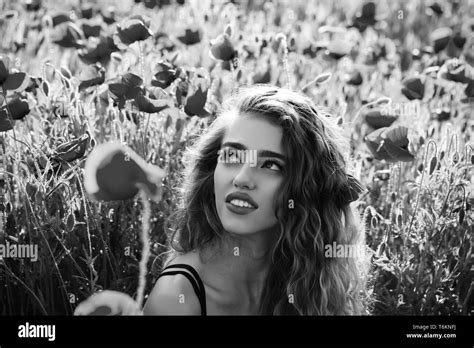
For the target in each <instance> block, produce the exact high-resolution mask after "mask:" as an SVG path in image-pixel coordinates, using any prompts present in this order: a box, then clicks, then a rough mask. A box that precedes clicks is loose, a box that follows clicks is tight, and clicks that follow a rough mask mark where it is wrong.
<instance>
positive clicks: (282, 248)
mask: <svg viewBox="0 0 474 348" xmlns="http://www.w3.org/2000/svg"><path fill="white" fill-rule="evenodd" d="M241 114H251V115H255V116H254V117H265V118H266V119H267V120H269V121H270V122H272V123H273V124H276V125H279V126H280V127H281V128H282V130H283V138H282V145H283V148H284V149H285V150H286V155H287V158H288V161H289V163H287V165H285V168H286V169H285V174H284V175H285V178H284V182H283V184H282V189H281V190H279V194H278V197H277V204H276V207H277V208H276V211H275V216H276V217H277V220H278V225H279V236H278V238H277V241H276V243H275V244H274V246H273V248H272V250H271V265H270V269H269V272H268V274H267V278H266V280H265V285H264V289H263V293H262V297H261V302H260V310H259V313H260V314H262V315H350V314H358V315H360V314H368V307H367V301H366V300H367V299H368V297H367V296H366V294H367V291H366V279H367V275H368V268H369V264H368V257H365V254H364V253H363V254H362V255H361V254H360V253H359V254H358V256H359V257H342V258H340V257H336V258H330V257H325V246H326V245H333V242H335V243H336V244H342V245H351V246H356V247H358V246H362V250H366V249H364V248H365V230H364V227H363V225H362V223H361V219H360V215H359V213H358V212H357V210H356V208H355V207H354V206H353V205H352V204H350V202H349V201H348V197H349V196H350V193H349V182H348V176H347V173H346V171H347V169H348V168H347V163H348V160H349V155H350V144H349V141H348V139H347V138H346V137H345V135H344V134H343V131H342V129H341V128H340V127H339V126H338V125H337V124H336V121H335V120H334V118H332V117H328V116H323V115H322V113H321V112H318V109H317V107H316V106H315V104H314V103H313V102H312V101H311V100H310V99H309V98H308V97H306V96H304V95H302V94H300V93H299V92H295V91H291V90H288V89H284V88H279V87H274V86H269V85H254V86H249V87H242V88H240V89H239V90H237V91H236V92H235V93H234V94H233V95H231V96H230V98H229V99H228V100H227V101H226V102H225V103H224V104H223V107H222V108H221V111H220V112H219V115H218V117H217V118H216V119H215V120H214V121H213V123H212V124H211V125H210V127H209V128H208V129H206V130H205V131H204V133H203V134H201V135H200V136H199V137H197V138H196V139H197V140H196V141H195V142H194V144H192V146H190V147H189V148H188V149H187V152H186V155H185V157H184V163H185V171H184V173H183V178H182V185H181V186H180V190H179V192H178V194H179V195H180V203H179V204H180V206H179V210H178V211H177V212H176V213H175V214H173V215H172V216H171V217H170V219H169V222H170V223H171V228H170V229H169V231H171V233H170V235H169V236H168V244H169V245H168V246H169V248H170V249H169V250H170V251H169V253H170V255H169V256H168V258H167V259H166V261H165V264H167V263H168V262H169V261H170V260H171V259H172V258H173V256H176V255H177V254H180V253H186V252H189V251H192V250H199V249H201V248H203V247H204V246H206V245H208V243H213V242H214V241H215V240H216V238H220V237H222V233H225V231H224V228H223V226H222V224H221V221H220V219H219V217H218V214H217V210H216V206H215V200H214V180H213V176H214V170H215V168H216V165H217V159H218V150H219V149H220V146H221V143H222V139H223V137H224V134H225V131H226V127H227V124H228V122H227V121H228V116H229V115H241ZM237 117H238V116H237Z"/></svg>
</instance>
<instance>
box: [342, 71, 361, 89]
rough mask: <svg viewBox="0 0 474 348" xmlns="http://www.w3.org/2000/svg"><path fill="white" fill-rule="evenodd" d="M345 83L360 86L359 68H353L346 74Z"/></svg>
mask: <svg viewBox="0 0 474 348" xmlns="http://www.w3.org/2000/svg"><path fill="white" fill-rule="evenodd" d="M346 79H347V81H346V83H347V84H348V85H353V86H360V85H361V84H362V82H363V79H362V74H361V73H360V71H359V70H354V71H352V72H351V73H350V74H348V75H347V76H346Z"/></svg>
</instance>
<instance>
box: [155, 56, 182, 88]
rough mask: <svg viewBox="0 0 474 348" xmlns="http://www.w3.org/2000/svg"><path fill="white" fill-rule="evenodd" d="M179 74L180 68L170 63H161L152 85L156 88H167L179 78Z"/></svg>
mask: <svg viewBox="0 0 474 348" xmlns="http://www.w3.org/2000/svg"><path fill="white" fill-rule="evenodd" d="M179 74H180V69H179V68H177V67H176V66H174V65H173V64H171V63H169V62H166V61H160V62H158V72H157V73H155V75H154V76H153V78H152V80H151V84H152V85H153V86H156V87H160V88H167V87H169V86H170V85H171V84H172V83H173V81H174V80H176V79H177V78H178V76H179Z"/></svg>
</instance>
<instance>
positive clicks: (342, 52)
mask: <svg viewBox="0 0 474 348" xmlns="http://www.w3.org/2000/svg"><path fill="white" fill-rule="evenodd" d="M351 48H352V45H351V44H350V42H348V41H345V40H334V41H331V42H330V43H329V45H328V46H327V49H326V55H327V56H328V57H330V58H333V59H336V60H339V59H341V58H342V57H344V56H346V55H347V54H349V52H350V51H351Z"/></svg>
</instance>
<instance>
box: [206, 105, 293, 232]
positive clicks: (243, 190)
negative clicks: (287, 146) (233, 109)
mask: <svg viewBox="0 0 474 348" xmlns="http://www.w3.org/2000/svg"><path fill="white" fill-rule="evenodd" d="M282 134H283V131H282V129H281V127H280V126H277V125H274V124H272V123H270V122H269V121H268V120H266V119H265V118H263V117H258V116H254V115H246V114H244V115H239V116H237V117H234V118H233V119H232V120H231V122H230V123H229V125H228V126H227V131H226V133H225V135H224V138H223V140H222V146H221V150H222V151H221V152H220V155H219V159H218V163H217V166H216V170H215V172H214V190H215V191H214V194H215V199H216V208H217V213H218V215H219V218H220V220H221V222H222V225H223V226H224V229H225V230H226V231H227V232H230V233H234V234H238V235H250V234H254V233H256V232H259V231H263V230H267V229H269V228H270V229H271V228H272V227H274V226H275V225H276V224H277V219H276V216H275V214H274V211H275V204H276V203H275V199H276V195H277V193H278V191H279V189H280V187H281V185H282V182H283V170H284V167H285V165H286V162H285V158H284V156H285V153H284V152H283V149H282Z"/></svg>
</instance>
